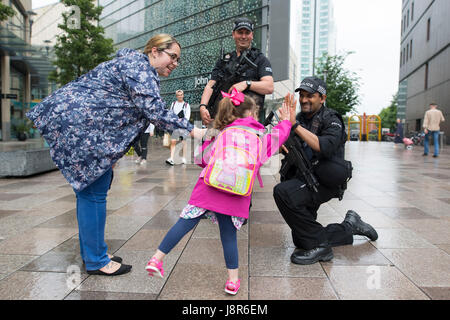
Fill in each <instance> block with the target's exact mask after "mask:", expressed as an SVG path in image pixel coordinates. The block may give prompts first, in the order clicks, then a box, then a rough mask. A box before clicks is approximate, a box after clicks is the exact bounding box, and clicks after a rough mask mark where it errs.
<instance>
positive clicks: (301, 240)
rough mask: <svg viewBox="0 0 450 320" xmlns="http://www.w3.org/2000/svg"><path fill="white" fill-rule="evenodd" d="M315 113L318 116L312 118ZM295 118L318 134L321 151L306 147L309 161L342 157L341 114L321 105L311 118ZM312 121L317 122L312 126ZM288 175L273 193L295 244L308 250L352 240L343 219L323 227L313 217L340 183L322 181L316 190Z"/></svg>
mask: <svg viewBox="0 0 450 320" xmlns="http://www.w3.org/2000/svg"><path fill="white" fill-rule="evenodd" d="M317 117H319V118H318V119H315V118H317ZM297 121H298V122H299V123H300V124H301V125H302V126H303V127H304V128H306V129H308V130H309V131H312V132H314V131H316V132H315V134H316V135H317V136H318V139H319V143H320V152H315V151H313V150H312V149H310V148H309V147H307V149H309V153H310V154H311V155H312V159H311V160H312V162H315V160H318V161H319V162H320V161H321V160H322V161H324V159H332V158H334V157H340V158H343V157H344V143H345V131H344V130H343V123H342V121H341V120H340V117H338V115H337V113H336V112H335V111H334V110H331V109H328V108H327V107H325V106H323V105H322V107H321V108H320V109H319V111H318V112H317V113H316V114H315V115H314V116H313V117H312V118H311V119H307V118H306V117H304V115H303V114H302V113H299V114H298V115H297ZM314 123H315V124H317V123H318V124H319V125H316V128H313V126H314V125H313V124H314ZM307 153H308V152H307ZM288 179H289V180H287V181H283V182H281V183H279V184H278V185H276V186H275V187H274V191H273V195H274V199H275V202H276V204H277V207H278V209H279V210H280V212H281V215H282V216H283V218H284V220H285V221H286V223H287V224H288V225H289V227H290V228H291V230H292V240H293V242H294V244H295V246H296V247H297V248H301V249H305V250H311V249H314V248H317V247H319V246H323V245H329V246H340V245H347V244H352V243H353V230H352V228H351V226H350V225H348V224H347V223H346V222H343V223H340V224H338V223H333V224H329V225H328V226H326V227H324V226H322V225H321V224H320V223H319V222H317V221H316V219H317V210H318V209H319V207H320V205H321V204H322V203H325V202H327V201H329V200H330V199H332V198H335V197H339V195H340V193H341V190H340V189H339V187H337V186H336V187H326V186H325V185H324V184H322V183H321V184H320V185H319V187H318V192H315V191H313V190H311V189H310V188H308V187H307V186H306V184H305V182H303V181H302V180H300V179H299V178H297V177H295V176H291V177H289V178H288ZM319 183H320V180H319Z"/></svg>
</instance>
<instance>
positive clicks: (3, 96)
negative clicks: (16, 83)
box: [1, 93, 17, 100]
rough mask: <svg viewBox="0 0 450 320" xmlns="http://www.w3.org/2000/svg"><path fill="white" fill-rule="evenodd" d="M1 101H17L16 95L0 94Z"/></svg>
mask: <svg viewBox="0 0 450 320" xmlns="http://www.w3.org/2000/svg"><path fill="white" fill-rule="evenodd" d="M1 97H2V99H12V100H17V94H15V93H7V94H3V93H2V94H1Z"/></svg>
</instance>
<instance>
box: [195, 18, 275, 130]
mask: <svg viewBox="0 0 450 320" xmlns="http://www.w3.org/2000/svg"><path fill="white" fill-rule="evenodd" d="M253 29H254V24H253V22H252V21H251V20H250V19H248V18H238V19H236V20H235V21H234V25H233V33H232V35H233V39H234V42H235V44H236V50H234V51H232V52H230V53H227V54H224V55H223V57H221V58H220V59H219V60H218V61H217V63H216V65H215V67H214V69H213V71H212V73H211V80H209V82H208V83H207V84H206V87H205V89H204V90H203V94H202V98H201V101H200V116H201V118H202V120H203V123H204V124H205V125H208V124H210V123H211V122H212V121H213V120H214V116H215V114H216V111H217V106H218V103H219V101H220V100H221V99H222V95H221V94H220V91H224V92H231V90H232V89H233V88H236V89H237V90H239V91H240V92H243V93H245V94H247V95H250V96H251V97H252V98H253V99H255V102H256V104H257V105H258V106H259V108H260V109H262V108H263V106H264V98H265V95H266V94H271V93H272V92H273V77H272V67H271V65H270V61H269V60H268V59H267V58H266V57H265V56H264V55H263V54H262V53H261V51H259V50H258V49H256V48H252V47H251V45H252V40H253Z"/></svg>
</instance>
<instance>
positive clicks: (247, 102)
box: [214, 95, 259, 130]
mask: <svg viewBox="0 0 450 320" xmlns="http://www.w3.org/2000/svg"><path fill="white" fill-rule="evenodd" d="M247 111H250V113H252V114H253V116H254V117H257V116H258V111H259V108H258V106H257V105H256V103H255V100H253V98H252V97H249V96H247V95H246V96H245V98H244V102H241V104H240V105H239V106H235V105H234V104H233V102H231V99H230V98H227V97H225V98H223V99H222V100H220V102H219V108H218V111H217V115H216V117H215V119H214V128H215V129H218V130H223V129H224V128H225V127H226V126H227V125H229V124H230V123H232V122H233V121H234V120H236V119H239V118H245V117H246V112H247Z"/></svg>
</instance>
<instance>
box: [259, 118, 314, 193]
mask: <svg viewBox="0 0 450 320" xmlns="http://www.w3.org/2000/svg"><path fill="white" fill-rule="evenodd" d="M274 116H275V118H276V119H277V121H278V122H280V119H279V118H278V116H277V114H276V112H274V111H271V112H270V113H269V115H268V116H267V118H266V119H265V120H264V123H263V125H264V126H267V125H269V124H271V123H272V119H273V117H274ZM302 142H303V141H302V139H301V138H300V137H299V136H298V135H297V134H296V133H295V132H294V131H291V133H290V135H289V138H288V139H287V141H286V142H285V143H284V146H285V147H286V149H287V150H288V153H285V152H282V153H283V154H284V156H285V158H284V160H283V161H282V165H281V169H280V177H281V181H285V180H287V179H289V178H290V177H289V176H288V174H289V172H291V170H295V171H296V172H295V177H298V178H301V179H302V180H303V181H304V182H305V183H306V185H307V186H308V188H310V189H311V190H313V191H314V192H318V189H317V187H318V186H319V182H318V180H317V178H316V177H315V176H314V174H313V169H312V164H311V161H309V158H308V157H307V155H306V154H305V150H304V149H303V146H302Z"/></svg>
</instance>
